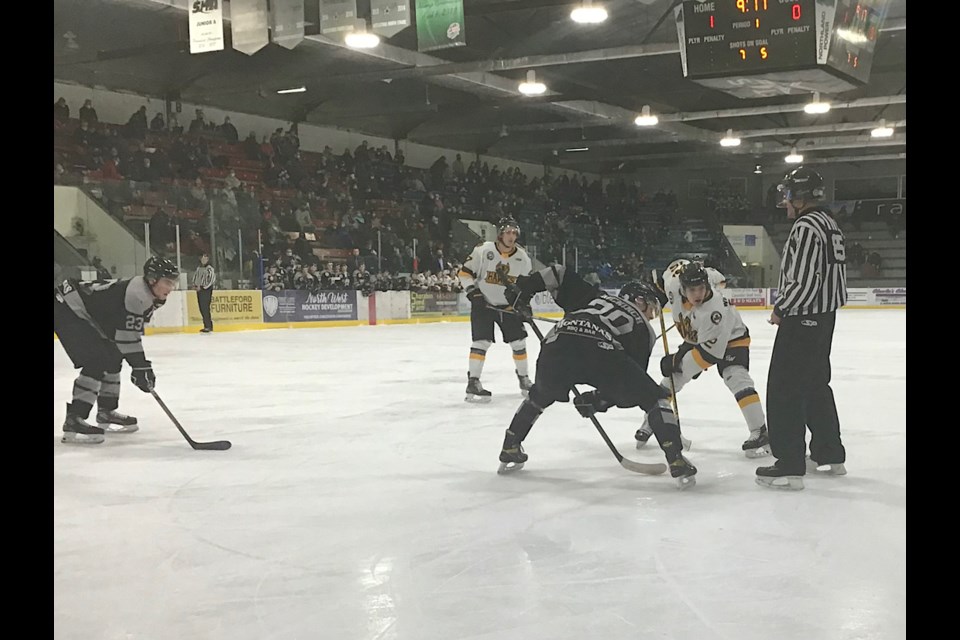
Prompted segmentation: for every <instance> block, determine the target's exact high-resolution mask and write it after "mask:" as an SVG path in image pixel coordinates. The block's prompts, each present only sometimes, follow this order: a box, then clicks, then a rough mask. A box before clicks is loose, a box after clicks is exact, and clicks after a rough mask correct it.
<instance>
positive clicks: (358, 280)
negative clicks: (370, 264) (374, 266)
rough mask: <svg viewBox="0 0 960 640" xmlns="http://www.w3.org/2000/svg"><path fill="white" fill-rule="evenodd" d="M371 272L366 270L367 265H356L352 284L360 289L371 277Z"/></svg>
mask: <svg viewBox="0 0 960 640" xmlns="http://www.w3.org/2000/svg"><path fill="white" fill-rule="evenodd" d="M371 277H372V276H371V274H370V272H369V271H367V265H365V264H364V263H362V262H361V263H360V266H359V267H357V269H356V271H354V272H353V280H352V282H353V286H354V288H356V289H362V288H363V287H364V285H366V284H367V283H368V282H369V281H370V278H371Z"/></svg>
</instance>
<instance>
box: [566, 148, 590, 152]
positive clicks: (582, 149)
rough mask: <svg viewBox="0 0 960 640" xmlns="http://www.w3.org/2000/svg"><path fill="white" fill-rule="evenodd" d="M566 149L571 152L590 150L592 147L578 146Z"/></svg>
mask: <svg viewBox="0 0 960 640" xmlns="http://www.w3.org/2000/svg"><path fill="white" fill-rule="evenodd" d="M566 151H569V152H570V153H573V152H574V151H590V147H577V148H575V149H566Z"/></svg>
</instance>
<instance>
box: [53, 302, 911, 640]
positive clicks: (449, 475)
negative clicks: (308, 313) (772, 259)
mask: <svg viewBox="0 0 960 640" xmlns="http://www.w3.org/2000/svg"><path fill="white" fill-rule="evenodd" d="M743 315H744V319H745V321H746V322H747V324H748V326H749V327H750V330H751V333H752V335H753V344H752V349H751V358H752V365H753V366H752V367H751V368H752V372H753V375H754V378H755V380H756V383H757V385H758V388H759V389H760V391H761V397H764V398H765V395H766V391H765V389H766V378H767V367H768V363H769V356H770V349H771V347H772V344H773V338H774V328H773V327H772V326H770V325H768V324H767V323H766V322H765V320H766V318H767V317H768V315H769V312H762V311H745V312H744V313H743ZM543 326H544V328H545V329H546V328H547V326H548V325H543ZM669 336H670V338H671V345H672V346H674V347H675V346H676V340H677V337H676V332H671V333H670V334H669ZM144 341H145V345H146V351H147V354H148V357H149V358H151V359H152V360H153V363H154V366H155V368H156V371H157V374H158V386H157V390H158V392H159V393H160V395H161V397H162V398H163V399H164V400H165V401H166V403H167V405H168V406H169V407H170V408H171V410H172V411H173V412H174V414H175V415H176V416H177V417H178V418H179V420H180V422H181V423H182V424H183V425H184V427H185V428H186V429H187V431H188V432H189V433H190V434H191V435H192V436H193V438H194V439H196V440H216V439H229V440H231V441H232V442H233V448H232V449H231V450H230V451H226V452H219V451H211V452H207V451H193V450H192V449H190V447H189V446H188V444H187V443H186V441H184V440H183V438H181V436H180V434H179V433H178V432H177V431H176V429H175V427H174V426H173V425H172V424H171V423H170V421H169V420H168V419H167V417H166V416H165V415H164V414H163V412H162V411H161V410H160V408H159V406H157V404H156V403H155V402H154V401H153V399H152V398H151V397H150V396H149V395H147V394H143V393H141V392H139V391H138V390H137V389H136V388H135V387H133V386H132V385H131V384H130V383H129V380H128V374H129V370H128V369H127V368H126V367H125V368H124V372H123V383H122V385H123V386H122V393H121V395H122V397H121V406H120V409H121V411H123V412H125V413H130V414H133V415H136V416H138V417H139V419H140V425H141V430H140V431H139V432H138V433H135V434H129V435H108V436H107V441H106V442H105V443H104V444H102V445H97V446H86V447H82V446H68V445H63V444H60V442H59V437H60V433H61V431H60V428H61V426H62V421H63V414H64V404H65V403H66V402H68V401H69V397H70V391H71V387H72V382H73V379H74V377H75V374H76V372H75V371H74V370H73V369H72V368H71V366H70V363H69V361H68V359H67V357H66V355H65V354H64V352H63V350H62V347H61V346H60V345H59V344H58V343H55V344H54V356H53V361H54V395H55V405H54V428H53V438H52V443H53V454H54V562H55V565H54V567H55V572H54V608H55V620H54V624H55V635H56V637H57V638H77V639H83V640H91V639H97V640H99V639H128V638H136V639H150V640H153V639H157V640H166V639H168V638H169V639H177V640H184V639H192V638H198V639H204V640H207V639H210V640H214V639H223V640H265V639H278V640H279V639H284V640H286V639H290V638H303V639H314V638H323V639H326V638H330V639H335V640H352V639H357V640H360V639H369V640H374V639H377V640H389V639H402V640H460V639H464V640H466V639H471V640H473V639H476V640H480V639H490V640H494V639H496V640H514V639H515V640H532V639H550V640H567V639H569V640H585V639H594V638H596V639H602V640H608V639H610V640H612V639H620V638H624V639H626V638H630V639H640V638H642V639H646V638H657V639H660V638H669V639H678V640H681V639H682V640H710V639H714V638H716V639H723V640H752V639H756V640H770V639H771V638H773V639H776V640H799V639H811V640H814V639H815V640H834V639H836V640H855V639H856V640H880V639H884V640H885V639H899V638H905V637H906V605H905V601H906V568H905V561H906V533H905V525H906V451H905V447H906V444H905V442H906V437H905V434H906V391H905V386H906V311H895V310H891V311H871V310H862V311H861V310H858V311H853V310H851V311H843V312H841V313H840V314H839V318H838V321H837V329H836V335H835V338H834V347H833V358H832V362H833V389H834V392H835V395H836V399H837V405H838V408H839V413H840V419H841V428H842V432H843V438H844V444H845V445H846V448H847V454H848V457H847V469H848V471H849V475H847V476H846V477H842V478H820V477H811V476H810V475H809V474H808V475H807V477H806V490H804V491H800V492H783V491H772V490H769V489H764V488H761V487H758V486H757V485H756V484H754V469H755V468H756V467H757V466H758V465H760V464H769V463H770V462H769V461H770V458H764V459H760V460H758V461H753V460H747V459H745V458H744V457H743V455H742V453H741V451H740V444H741V442H742V441H743V440H744V439H745V438H746V435H747V432H746V427H745V426H744V424H743V419H742V417H741V414H740V411H739V409H738V408H737V405H736V403H735V401H734V400H733V398H732V397H731V395H730V393H729V391H728V390H727V389H726V387H725V386H724V385H723V383H722V380H721V379H720V378H719V376H717V375H716V373H715V372H714V371H713V370H711V371H708V372H707V373H705V374H704V375H703V376H702V377H701V378H700V379H699V380H697V381H694V382H692V383H691V384H690V385H689V386H688V387H687V388H686V389H684V391H683V392H682V393H681V394H680V396H679V399H680V415H681V419H682V424H683V427H684V433H685V434H686V435H687V436H688V437H690V438H691V439H692V440H693V450H692V451H691V452H690V453H689V458H690V459H691V461H692V462H693V463H694V464H696V465H697V467H699V470H700V473H699V475H698V476H697V478H698V484H697V486H696V487H695V488H693V489H691V490H689V491H686V492H680V491H678V490H677V489H676V487H675V483H674V481H673V480H671V479H670V478H669V475H665V476H659V477H649V476H641V475H636V474H632V473H629V472H627V471H625V470H624V469H623V468H621V467H620V466H619V465H618V464H617V463H616V461H615V459H614V457H613V455H612V454H611V453H610V451H609V450H608V449H607V447H606V446H605V445H604V443H603V441H602V440H601V438H600V436H599V434H598V433H597V432H596V431H595V430H594V429H593V427H592V426H591V425H590V423H589V422H588V421H586V420H583V419H581V418H580V417H579V416H578V415H577V414H576V412H575V411H574V409H573V407H572V406H571V405H569V404H566V405H564V404H557V405H554V406H553V407H551V408H549V409H548V410H547V411H546V412H545V414H544V415H543V416H542V417H541V419H540V421H539V422H538V423H537V424H536V426H535V427H534V429H533V431H532V432H531V434H530V436H529V438H528V439H527V441H526V443H525V446H526V449H527V452H528V453H529V454H530V460H529V462H528V463H527V465H526V468H525V469H524V470H523V471H521V472H519V473H516V474H513V475H512V476H498V475H496V473H495V471H496V468H497V465H498V462H497V455H498V453H499V450H500V445H501V442H502V438H503V431H504V429H505V428H506V426H507V424H508V423H509V421H510V419H511V417H512V416H513V413H514V411H515V410H516V408H517V406H518V405H519V403H520V400H521V396H520V393H519V389H518V387H517V382H516V378H515V376H514V373H513V364H512V359H511V357H510V351H509V348H508V347H507V346H505V345H504V344H502V343H497V344H495V345H494V346H493V347H492V348H491V350H490V351H489V353H488V357H487V364H486V369H485V371H484V376H483V380H484V383H485V385H486V386H487V388H488V389H490V390H491V391H492V392H493V394H494V399H493V402H492V403H491V404H489V405H471V404H467V403H464V402H463V390H464V386H465V382H466V380H465V374H466V368H467V355H468V348H469V324H466V323H444V324H434V325H420V326H413V325H402V326H378V327H347V328H335V329H313V330H309V329H304V330H289V331H288V330H274V331H260V332H243V333H240V332H237V333H213V334H210V335H197V334H193V335H165V336H147V337H146V338H145V339H144ZM528 351H529V353H530V359H531V360H530V361H531V365H533V364H534V363H535V360H536V355H537V353H538V351H539V349H538V344H537V342H536V340H535V339H533V336H532V334H531V339H528ZM659 354H660V349H659V348H658V349H657V350H656V351H655V353H654V355H655V357H654V358H651V363H650V364H651V366H650V371H651V373H654V372H655V371H656V368H657V365H656V360H657V356H658V355H659ZM641 418H642V414H641V413H640V411H639V410H629V411H628V410H618V409H612V410H611V411H609V412H607V413H606V414H603V415H601V416H600V419H601V423H602V424H603V425H604V427H605V428H606V430H607V432H608V433H609V434H610V436H611V438H612V439H613V441H614V442H615V444H616V445H617V447H618V448H619V449H620V451H621V453H623V454H624V455H626V456H627V457H629V458H632V459H634V460H638V461H647V462H659V461H661V460H662V459H663V458H662V454H661V453H660V451H659V449H657V448H656V447H655V445H653V441H652V440H651V444H650V445H648V447H647V448H646V449H644V450H642V451H637V450H636V449H634V441H633V432H634V430H635V429H636V428H637V427H638V426H639V424H640V421H641Z"/></svg>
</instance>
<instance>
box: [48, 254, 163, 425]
mask: <svg viewBox="0 0 960 640" xmlns="http://www.w3.org/2000/svg"><path fill="white" fill-rule="evenodd" d="M179 276H180V273H179V270H178V269H177V266H176V265H175V264H174V263H172V262H171V261H170V260H167V259H165V258H157V257H154V258H150V259H149V260H147V262H146V263H145V264H144V265H143V275H142V276H134V277H133V278H127V279H123V280H117V281H116V282H112V283H108V284H87V283H80V282H77V281H76V280H65V281H64V282H62V283H60V285H58V286H57V287H56V288H55V289H54V295H53V330H54V331H55V332H56V334H57V336H58V337H59V338H60V344H61V345H63V349H64V351H66V352H67V355H68V356H69V357H70V360H71V361H72V362H73V365H74V367H76V368H77V369H80V375H79V376H78V377H77V379H76V381H75V382H74V383H73V401H72V402H71V403H70V404H68V405H67V418H66V421H65V422H64V423H63V439H62V442H67V443H82V444H98V443H100V442H103V434H104V430H108V431H111V432H115V433H130V432H132V431H136V430H137V429H138V426H137V419H136V418H134V417H132V416H125V415H123V414H121V413H117V406H118V404H119V402H120V368H121V365H122V364H123V361H124V360H126V361H127V363H128V364H129V365H130V367H131V368H132V369H133V372H132V374H131V376H130V379H131V381H132V382H133V384H135V385H136V386H137V387H138V388H140V389H141V390H142V391H144V392H149V391H150V390H151V389H152V388H153V386H154V384H155V383H156V376H155V375H154V373H153V367H152V365H151V364H150V361H149V360H147V358H146V356H145V354H144V353H143V344H142V343H141V341H140V336H141V335H143V327H144V324H146V323H147V322H149V321H150V318H151V316H152V315H153V312H154V310H156V309H157V308H159V307H160V306H161V305H162V304H163V303H164V302H166V299H167V296H168V295H169V294H170V292H171V291H173V290H174V289H175V288H176V287H177V279H178V278H179ZM94 402H96V404H97V423H98V425H99V426H96V427H95V426H93V425H91V424H89V423H87V421H86V419H87V417H88V416H89V415H90V411H91V409H93V404H94Z"/></svg>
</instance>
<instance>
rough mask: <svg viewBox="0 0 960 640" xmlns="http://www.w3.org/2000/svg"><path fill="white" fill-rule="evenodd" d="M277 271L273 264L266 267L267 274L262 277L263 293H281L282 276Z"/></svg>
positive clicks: (282, 287)
mask: <svg viewBox="0 0 960 640" xmlns="http://www.w3.org/2000/svg"><path fill="white" fill-rule="evenodd" d="M277 269H278V268H277V265H276V263H274V262H272V263H270V264H269V265H267V273H266V274H264V276H263V290H264V291H283V289H284V286H283V275H282V274H281V273H279V272H278V270H277Z"/></svg>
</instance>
